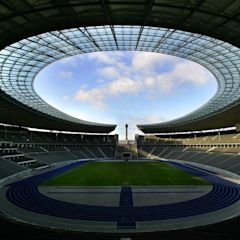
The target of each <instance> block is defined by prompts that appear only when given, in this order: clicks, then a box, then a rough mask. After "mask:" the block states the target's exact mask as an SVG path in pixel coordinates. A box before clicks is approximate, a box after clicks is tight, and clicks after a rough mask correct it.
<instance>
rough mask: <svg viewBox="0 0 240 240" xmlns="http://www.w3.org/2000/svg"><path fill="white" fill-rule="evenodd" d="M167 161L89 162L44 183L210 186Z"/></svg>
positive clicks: (67, 184) (51, 184)
mask: <svg viewBox="0 0 240 240" xmlns="http://www.w3.org/2000/svg"><path fill="white" fill-rule="evenodd" d="M206 184H208V182H207V181H206V180H204V179H203V178H200V177H196V176H193V175H191V174H189V173H187V172H185V171H182V170H180V169H178V168H176V167H173V166H171V165H170V164H167V163H163V162H87V163H85V164H83V165H81V166H79V167H76V168H74V169H71V170H69V171H67V172H65V173H62V174H60V175H58V176H56V177H53V178H51V179H49V180H47V181H45V182H43V184H42V185H43V186H162V185H206Z"/></svg>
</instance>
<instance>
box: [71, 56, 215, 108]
mask: <svg viewBox="0 0 240 240" xmlns="http://www.w3.org/2000/svg"><path fill="white" fill-rule="evenodd" d="M123 56H124V54H123V53H119V54H117V55H115V54H113V53H106V52H100V53H96V54H89V55H88V58H90V59H94V60H96V61H98V62H100V63H101V64H103V65H101V66H99V67H98V69H97V73H98V74H99V79H101V81H98V83H99V84H100V85H99V86H98V87H96V86H95V87H94V88H92V89H87V88H81V89H80V90H79V91H78V92H77V93H76V94H75V99H76V100H77V101H84V102H88V103H90V104H91V105H92V106H94V108H98V109H105V108H106V107H107V104H106V99H108V98H110V97H111V96H117V95H120V94H130V93H131V94H133V93H140V92H144V91H147V93H148V94H149V96H150V97H154V96H158V95H159V94H161V93H167V92H169V91H171V90H174V89H177V88H178V87H179V85H180V84H184V83H191V84H195V85H203V84H206V83H207V82H208V81H209V78H212V76H211V75H210V74H209V72H208V70H206V69H205V68H204V67H202V66H200V65H198V64H196V63H193V62H191V61H186V60H181V59H180V58H176V57H172V56H169V55H164V54H158V53H147V52H135V53H132V58H131V59H130V60H129V59H128V62H127V61H126V59H124V58H123ZM128 63H129V64H128ZM166 64H171V67H170V68H169V69H168V70H165V69H163V70H165V72H164V71H162V70H161V68H162V67H163V68H164V65H166ZM106 77H108V78H110V79H111V80H109V81H107V82H104V81H103V79H104V78H106Z"/></svg>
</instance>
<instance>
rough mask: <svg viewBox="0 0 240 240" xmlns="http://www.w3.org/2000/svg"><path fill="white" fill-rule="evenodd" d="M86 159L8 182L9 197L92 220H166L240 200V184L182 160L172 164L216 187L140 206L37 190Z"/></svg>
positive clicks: (29, 206) (22, 205) (34, 209)
mask: <svg viewBox="0 0 240 240" xmlns="http://www.w3.org/2000/svg"><path fill="white" fill-rule="evenodd" d="M86 162H87V161H81V162H77V163H73V164H70V165H68V166H65V167H62V168H59V169H55V170H52V171H49V172H47V173H42V174H40V175H37V176H33V177H30V178H28V179H25V180H21V181H18V182H16V183H13V184H11V185H9V188H8V190H7V192H6V197H7V199H8V200H9V201H10V202H11V203H13V204H15V205H17V206H18V207H20V208H23V209H26V210H29V211H32V212H36V213H41V214H45V215H50V216H55V217H63V218H70V219H79V220H90V221H122V220H124V221H126V220H127V221H151V220H166V219H175V218H182V217H190V216H194V215H199V214H204V213H209V212H213V211H216V210H219V209H222V208H225V207H228V206H230V205H232V204H233V203H235V202H237V201H238V200H240V185H238V184H235V183H232V182H229V181H227V180H224V179H221V178H219V177H217V176H215V175H214V174H210V173H207V172H205V171H201V170H199V169H194V168H191V167H190V166H186V165H183V164H179V163H174V162H170V164H172V165H174V166H176V167H178V168H181V169H182V170H184V171H187V172H189V173H191V174H193V175H195V176H201V177H202V178H205V179H206V180H208V181H209V182H210V183H211V184H212V186H213V188H212V190H211V191H210V192H209V193H207V194H206V195H204V196H201V197H199V198H196V199H192V200H187V201H183V202H178V203H172V204H164V205H155V206H141V207H134V206H130V207H126V206H119V207H106V206H92V205H84V204H74V203H68V202H63V201H59V200H55V199H52V198H50V197H48V196H45V195H43V194H42V193H40V192H39V191H38V186H39V184H41V183H42V182H43V181H45V180H47V179H49V178H51V177H53V176H56V175H58V174H60V173H62V172H65V171H67V170H69V169H71V168H74V167H76V166H80V165H82V164H84V163H86Z"/></svg>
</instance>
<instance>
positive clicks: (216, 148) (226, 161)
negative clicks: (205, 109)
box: [136, 130, 240, 174]
mask: <svg viewBox="0 0 240 240" xmlns="http://www.w3.org/2000/svg"><path fill="white" fill-rule="evenodd" d="M196 135H197V134H182V135H181V134H173V135H166V136H165V137H164V135H160V136H151V137H144V136H137V139H136V141H137V143H138V152H139V155H140V156H142V157H148V158H149V157H151V158H164V159H176V160H184V161H190V162H196V163H201V164H205V165H209V166H213V167H217V168H220V169H223V170H228V171H230V172H233V173H236V174H240V155H239V152H240V138H239V136H240V135H239V133H237V132H235V131H232V130H231V131H224V132H220V133H219V132H214V133H208V132H207V133H199V135H200V136H196Z"/></svg>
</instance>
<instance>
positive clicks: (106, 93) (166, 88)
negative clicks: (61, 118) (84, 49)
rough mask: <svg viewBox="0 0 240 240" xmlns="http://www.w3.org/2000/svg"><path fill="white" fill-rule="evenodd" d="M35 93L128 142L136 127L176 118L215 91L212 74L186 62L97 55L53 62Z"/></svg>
mask: <svg viewBox="0 0 240 240" xmlns="http://www.w3.org/2000/svg"><path fill="white" fill-rule="evenodd" d="M34 88H35V90H36V92H37V93H38V94H39V95H40V96H41V97H42V98H43V99H44V100H45V101H46V102H48V103H49V104H50V105H52V106H54V107H56V108H58V109H59V110H61V111H63V112H65V113H67V114H69V115H71V116H74V117H77V118H80V119H84V120H90V121H93V122H100V123H114V124H117V125H118V127H117V129H116V131H115V132H114V133H117V134H119V135H120V139H123V138H124V125H125V124H126V123H128V124H129V134H130V136H129V137H130V138H131V139H133V138H134V135H135V134H136V133H141V132H139V131H138V130H137V128H136V124H142V123H156V122H163V121H167V120H171V119H174V118H178V117H181V116H183V115H185V114H187V113H189V112H191V111H193V110H195V109H196V108H197V107H200V106H201V105H202V104H204V103H205V102H207V101H208V100H209V99H210V98H211V97H212V96H213V95H214V93H215V92H216V90H217V83H216V80H215V78H214V76H213V75H212V74H211V73H210V72H209V71H208V70H206V69H205V68H204V67H202V66H200V65H199V64H196V63H194V62H192V61H188V60H184V59H182V58H178V57H173V56H169V55H164V54H159V53H147V52H98V53H88V54H82V55H77V56H73V57H68V58H65V59H62V60H59V61H57V62H55V63H52V64H50V65H49V66H47V67H46V68H44V69H43V70H42V71H41V72H40V73H39V74H38V75H37V77H36V78H35V81H34Z"/></svg>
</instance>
